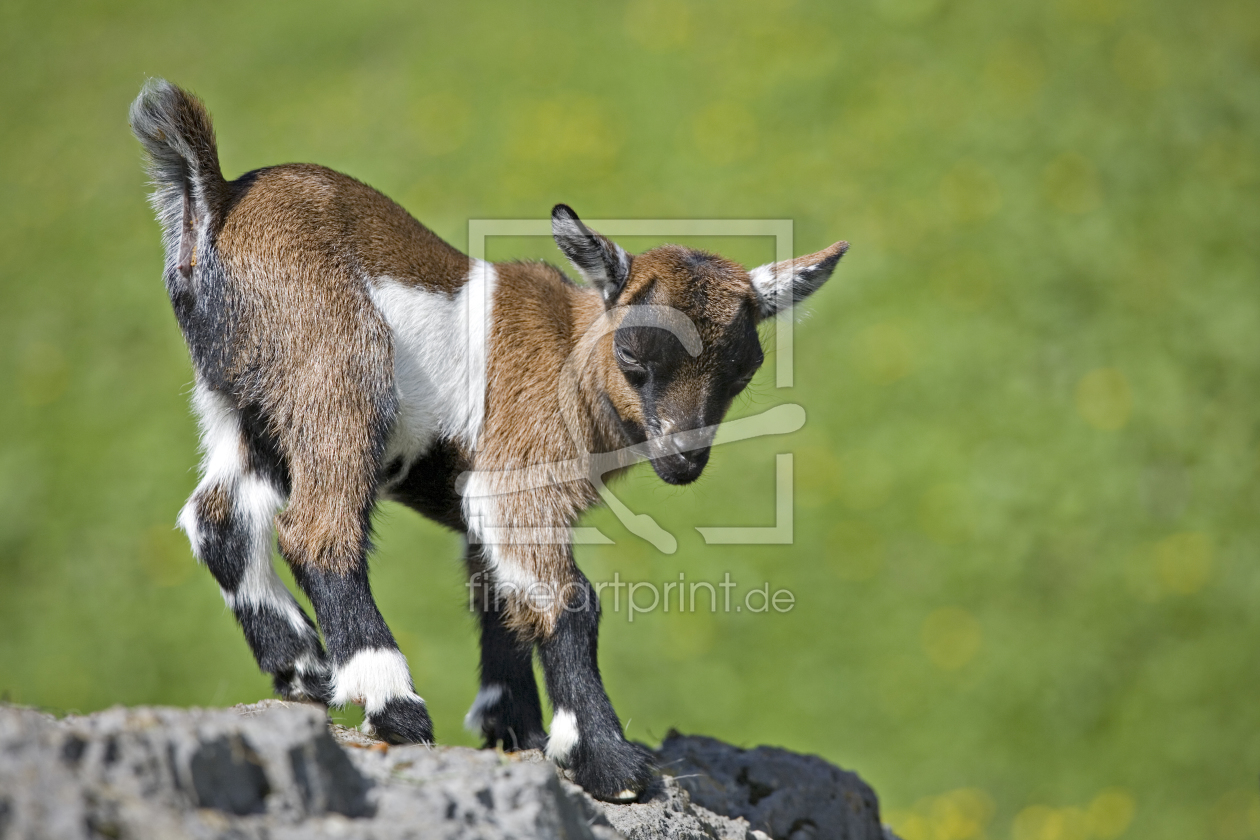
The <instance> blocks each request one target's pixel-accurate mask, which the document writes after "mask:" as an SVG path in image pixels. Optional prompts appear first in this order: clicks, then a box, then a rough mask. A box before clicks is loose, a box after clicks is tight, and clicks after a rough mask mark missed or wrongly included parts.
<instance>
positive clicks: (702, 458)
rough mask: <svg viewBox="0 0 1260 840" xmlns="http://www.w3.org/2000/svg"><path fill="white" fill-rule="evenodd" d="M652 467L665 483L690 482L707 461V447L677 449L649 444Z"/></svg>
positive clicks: (698, 474)
mask: <svg viewBox="0 0 1260 840" xmlns="http://www.w3.org/2000/svg"><path fill="white" fill-rule="evenodd" d="M651 452H652V457H651V459H650V460H651V462H652V469H653V470H655V471H656V474H657V475H658V476H660V479H661V481H664V482H665V483H666V484H674V485H683V484H690V483H691V482H693V481H695V480H696V479H697V478H699V477H700V473H702V472H704V468H705V466H706V465H707V464H708V463H709V447H707V446H706V447H704V448H703V449H692V450H688V451H679V450H678V449H677V448H674V447H667V446H657V445H652V446H651ZM658 453H659V454H658Z"/></svg>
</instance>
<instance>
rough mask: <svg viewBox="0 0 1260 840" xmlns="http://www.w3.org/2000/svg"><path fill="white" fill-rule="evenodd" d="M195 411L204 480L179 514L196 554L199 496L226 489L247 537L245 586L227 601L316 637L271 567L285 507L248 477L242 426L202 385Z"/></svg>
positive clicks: (265, 484)
mask: <svg viewBox="0 0 1260 840" xmlns="http://www.w3.org/2000/svg"><path fill="white" fill-rule="evenodd" d="M193 407H194V409H195V410H196V412H197V415H198V420H199V425H200V426H201V446H202V450H203V451H204V453H205V455H204V457H203V459H202V463H201V471H202V478H201V482H200V483H199V484H198V485H197V490H196V491H195V492H194V493H193V495H192V498H190V499H189V500H188V503H187V504H185V505H184V507H183V509H182V510H181V511H180V513H179V526H180V527H181V528H183V529H184V531H185V533H187V534H188V539H189V541H190V542H191V543H192V547H193V553H195V554H197V555H198V557H200V556H201V529H200V525H199V523H198V521H197V501H196V500H197V496H198V494H199V493H201V492H203V491H209V490H210V489H212V488H215V487H219V488H222V489H223V490H224V491H225V492H227V493H228V494H229V495H230V496H231V497H232V500H233V514H234V516H235V517H236V519H237V520H238V522H239V523H240V526H241V527H242V528H244V529H246V530H247V531H248V533H249V538H248V540H247V541H246V545H247V548H246V551H247V554H248V556H247V557H246V558H245V572H244V574H243V575H242V577H241V583H240V585H239V586H238V587H237V589H236V591H235V592H228V591H226V590H224V591H223V600H224V601H226V602H227V605H228V606H229V607H231V608H232V609H233V610H235V609H237V608H239V607H242V606H252V607H255V608H261V607H267V608H270V609H272V610H274V611H275V612H278V613H280V614H281V615H283V616H284V617H285V618H286V619H287V620H288V622H289V624H290V625H291V626H292V627H293V629H294V630H296V631H297V632H298V634H299V635H303V636H313V635H315V631H314V630H313V629H312V628H311V625H310V624H308V623H307V622H306V620H305V619H304V618H303V617H302V610H301V608H300V607H299V606H298V604H297V601H296V600H295V599H294V597H293V594H292V593H291V592H289V590H288V588H287V587H286V586H285V585H284V582H283V581H281V580H280V576H279V575H277V574H276V570H275V568H274V567H273V566H272V565H271V544H272V533H273V531H274V518H275V515H276V512H277V511H278V510H280V508H281V507H283V506H284V501H285V500H284V496H283V495H282V494H281V493H280V491H279V490H277V489H276V488H275V487H274V486H273V485H272V484H271V483H270V482H267V481H264V480H263V479H261V478H259V477H258V476H255V475H248V474H246V473H245V471H244V470H245V462H244V450H243V441H242V437H241V426H240V420H239V418H238V417H237V412H236V409H235V408H233V406H232V404H231V403H230V402H228V400H227V398H226V397H225V396H224V395H222V394H220V393H217V392H215V391H212V390H211V389H209V388H207V387H206V386H205V385H203V384H201V383H200V382H199V383H197V388H196V391H195V392H194V396H193Z"/></svg>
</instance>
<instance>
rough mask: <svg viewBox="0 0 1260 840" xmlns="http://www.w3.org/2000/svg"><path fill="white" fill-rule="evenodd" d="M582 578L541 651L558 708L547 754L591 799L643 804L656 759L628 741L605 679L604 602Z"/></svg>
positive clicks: (544, 668) (579, 574)
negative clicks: (602, 659) (600, 649)
mask: <svg viewBox="0 0 1260 840" xmlns="http://www.w3.org/2000/svg"><path fill="white" fill-rule="evenodd" d="M574 571H575V572H576V569H575V570H574ZM576 573H577V575H578V586H577V587H576V589H578V590H579V591H578V592H576V594H575V596H574V597H572V598H570V601H569V603H570V607H569V608H568V609H566V610H565V611H564V612H563V613H561V616H560V620H559V622H558V623H557V625H556V629H555V631H554V632H553V633H552V634H551V636H550V637H549V638H548V639H546V640H545V641H543V642H542V643H541V644H539V646H538V652H539V656H540V658H541V659H542V665H543V674H544V676H545V678H546V681H547V694H548V695H549V696H550V697H551V704H552V706H553V707H554V708H555V715H554V716H553V718H552V721H551V738H550V740H549V742H548V744H547V754H548V756H550V757H551V758H552V759H554V760H555V761H556V763H558V764H560V765H561V766H563V767H567V768H568V769H569V770H570V772H571V773H572V774H573V777H574V780H575V781H576V782H577V783H578V784H579V785H581V786H582V787H583V788H584V789H585V790H586V792H587V793H589V794H591V795H592V796H595V797H597V798H599V799H605V800H610V801H614V802H625V801H629V800H633V799H636V798H638V796H639V795H640V794H641V793H643V791H644V790H646V789H647V787H648V785H649V783H650V782H651V781H652V771H653V764H652V758H651V756H650V754H649V753H648V752H647V750H645V749H643V748H642V747H639V746H637V745H635V744H631V743H630V742H628V741H626V739H625V737H624V736H623V735H622V732H621V722H620V721H618V720H617V713H616V712H615V711H613V707H612V703H611V702H610V701H609V699H608V694H607V693H606V692H605V691H604V683H603V680H602V679H600V675H599V662H598V647H599V599H598V597H597V596H596V594H595V590H594V588H593V587H592V586H591V584H590V581H588V580H587V579H586V577H585V576H583V575H582V574H581V572H576Z"/></svg>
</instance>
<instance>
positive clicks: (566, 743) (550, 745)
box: [547, 709, 579, 763]
mask: <svg viewBox="0 0 1260 840" xmlns="http://www.w3.org/2000/svg"><path fill="white" fill-rule="evenodd" d="M578 737H579V733H578V724H577V715H575V714H573V712H571V711H569V710H568V709H556V713H555V714H554V715H552V716H551V735H550V736H549V737H548V738H547V758H550V759H551V760H552V761H558V762H561V763H564V762H565V761H568V760H569V755H570V754H571V753H572V752H573V748H574V747H576V746H577V745H578Z"/></svg>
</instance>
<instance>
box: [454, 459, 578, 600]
mask: <svg viewBox="0 0 1260 840" xmlns="http://www.w3.org/2000/svg"><path fill="white" fill-rule="evenodd" d="M504 500H505V497H504V496H502V495H496V494H495V492H494V487H493V477H492V475H491V474H489V473H486V472H473V473H472V474H471V475H470V476H469V480H468V486H467V487H465V488H464V519H465V521H467V522H468V533H469V535H470V537H471V539H472V541H473V542H475V543H478V544H480V545H481V546H482V555H483V556H484V557H485V558H486V561H487V562H486V565H487V566H488V567H489V571H490V576H491V578H492V579H493V580H494V585H495V588H496V589H497V591H498V592H499V593H500V594H502V595H510V594H511V593H514V592H527V591H529V589H530V587H531V586H533V585H534V584H536V583H538V576H537V575H536V574H535V573H534V572H533V570H532V569H530V568H528V567H527V566H526V565H523V564H522V563H520V562H519V561H517V560H516V559H515V558H514V557H513V552H512V551H511V548H510V547H511V545H513V544H514V543H525V544H528V543H530V542H534V543H538V542H550V541H549V540H539V539H532V540H531V539H530V538H531V537H538V536H542V535H537V534H521V533H517V532H518V531H519V530H521V529H515V528H513V527H512V526H511V525H510V524H509V523H508V522H507V517H506V516H505V515H504V511H503V507H504ZM555 542H560V543H567V542H568V540H567V539H559V540H556V541H555Z"/></svg>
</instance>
